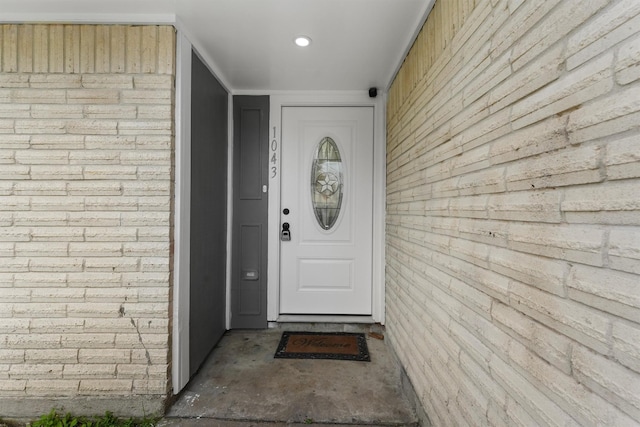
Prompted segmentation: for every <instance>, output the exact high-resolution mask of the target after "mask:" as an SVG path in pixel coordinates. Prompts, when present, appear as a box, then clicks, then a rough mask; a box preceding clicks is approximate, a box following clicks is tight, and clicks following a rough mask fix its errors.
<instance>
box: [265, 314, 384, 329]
mask: <svg viewBox="0 0 640 427" xmlns="http://www.w3.org/2000/svg"><path fill="white" fill-rule="evenodd" d="M271 323H375V322H374V320H373V316H345V315H333V314H328V315H322V314H281V315H280V316H278V319H277V320H276V321H275V322H271ZM271 323H270V325H269V327H272V325H271Z"/></svg>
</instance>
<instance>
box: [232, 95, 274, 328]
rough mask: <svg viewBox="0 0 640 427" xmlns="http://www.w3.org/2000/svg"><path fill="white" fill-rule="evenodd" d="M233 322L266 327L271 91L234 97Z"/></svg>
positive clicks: (254, 326) (236, 324)
mask: <svg viewBox="0 0 640 427" xmlns="http://www.w3.org/2000/svg"><path fill="white" fill-rule="evenodd" d="M233 119H234V137H233V147H234V148H233V188H234V201H233V233H232V234H233V237H232V247H233V250H232V261H231V265H232V267H231V268H232V273H231V327H232V328H266V327H267V210H268V201H269V199H268V189H267V187H266V185H267V184H268V182H269V177H268V159H267V156H268V153H269V151H268V143H269V142H268V141H269V97H268V96H234V97H233Z"/></svg>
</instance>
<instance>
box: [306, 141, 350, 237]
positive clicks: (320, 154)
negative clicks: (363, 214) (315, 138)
mask: <svg viewBox="0 0 640 427" xmlns="http://www.w3.org/2000/svg"><path fill="white" fill-rule="evenodd" d="M342 186H343V180H342V159H341V157H340V150H339V149H338V146H337V145H336V142H335V141H334V140H333V139H331V138H330V137H328V136H327V137H324V138H322V140H321V141H320V142H319V143H318V148H317V149H316V152H315V156H314V158H313V165H312V167H311V203H312V204H313V212H314V213H315V215H316V219H317V220H318V224H320V227H322V229H324V230H330V229H331V227H333V225H334V224H335V223H336V221H337V220H338V216H339V215H340V207H341V206H342V195H343V192H342Z"/></svg>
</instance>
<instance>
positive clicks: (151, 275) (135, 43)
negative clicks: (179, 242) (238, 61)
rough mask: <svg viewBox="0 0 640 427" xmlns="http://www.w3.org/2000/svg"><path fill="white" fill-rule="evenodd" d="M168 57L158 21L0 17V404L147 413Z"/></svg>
mask: <svg viewBox="0 0 640 427" xmlns="http://www.w3.org/2000/svg"><path fill="white" fill-rule="evenodd" d="M174 57H175V33H174V30H173V28H172V27H158V26H144V27H141V26H91V25H2V26H0V70H1V74H0V414H2V416H5V417H7V416H8V417H11V416H26V415H34V414H42V413H45V412H48V411H49V410H50V409H51V408H52V407H53V406H56V407H64V410H70V411H74V412H76V411H77V412H84V413H87V412H88V413H104V411H105V410H110V411H112V412H114V413H119V414H125V415H141V414H143V413H147V414H149V413H154V412H159V411H161V410H162V406H163V402H164V399H165V398H166V396H167V393H168V390H169V386H170V385H169V363H170V361H169V345H170V344H169V323H170V315H169V313H170V312H169V308H170V266H171V263H170V261H171V249H170V243H171V235H172V229H171V225H172V224H171V220H172V216H171V203H172V158H173V100H174V61H175V59H174ZM70 398H73V399H70Z"/></svg>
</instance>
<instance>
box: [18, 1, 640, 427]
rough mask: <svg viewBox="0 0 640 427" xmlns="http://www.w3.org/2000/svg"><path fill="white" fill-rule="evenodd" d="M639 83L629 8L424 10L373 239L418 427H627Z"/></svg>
mask: <svg viewBox="0 0 640 427" xmlns="http://www.w3.org/2000/svg"><path fill="white" fill-rule="evenodd" d="M639 70H640V2H638V1H636V0H592V1H583V0H526V1H525V0H437V1H436V4H435V6H434V9H433V11H432V12H431V15H430V16H429V18H428V20H427V22H426V24H425V26H424V28H423V29H422V31H421V33H420V34H419V36H418V38H417V40H416V42H415V44H414V46H413V48H412V49H411V51H410V53H409V55H408V56H407V58H406V60H405V62H404V65H403V67H402V69H401V71H400V72H399V74H398V75H397V77H396V79H395V81H394V83H393V86H392V88H391V90H390V93H389V99H388V123H387V129H388V134H387V138H388V141H387V215H388V216H387V232H386V239H387V243H386V253H387V270H386V272H387V273H386V289H387V295H386V303H387V331H388V335H389V339H390V342H391V344H392V347H393V348H394V349H395V351H396V352H397V355H398V357H399V359H400V361H401V363H402V365H403V367H404V369H405V370H406V372H407V374H408V376H409V378H410V380H411V382H412V384H413V386H414V388H415V390H416V391H417V394H418V397H419V399H420V401H421V403H422V405H423V406H424V409H425V411H426V413H427V414H428V416H429V417H430V420H431V422H432V424H433V425H435V426H444V425H492V426H514V425H522V426H532V425H552V426H560V425H562V426H567V425H575V426H588V425H608V426H623V425H624V426H627V425H638V424H640V71H639ZM16 173H18V174H20V173H23V172H22V171H16ZM14 206H16V209H18V208H20V207H21V206H23V205H22V204H21V201H20V200H14Z"/></svg>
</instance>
